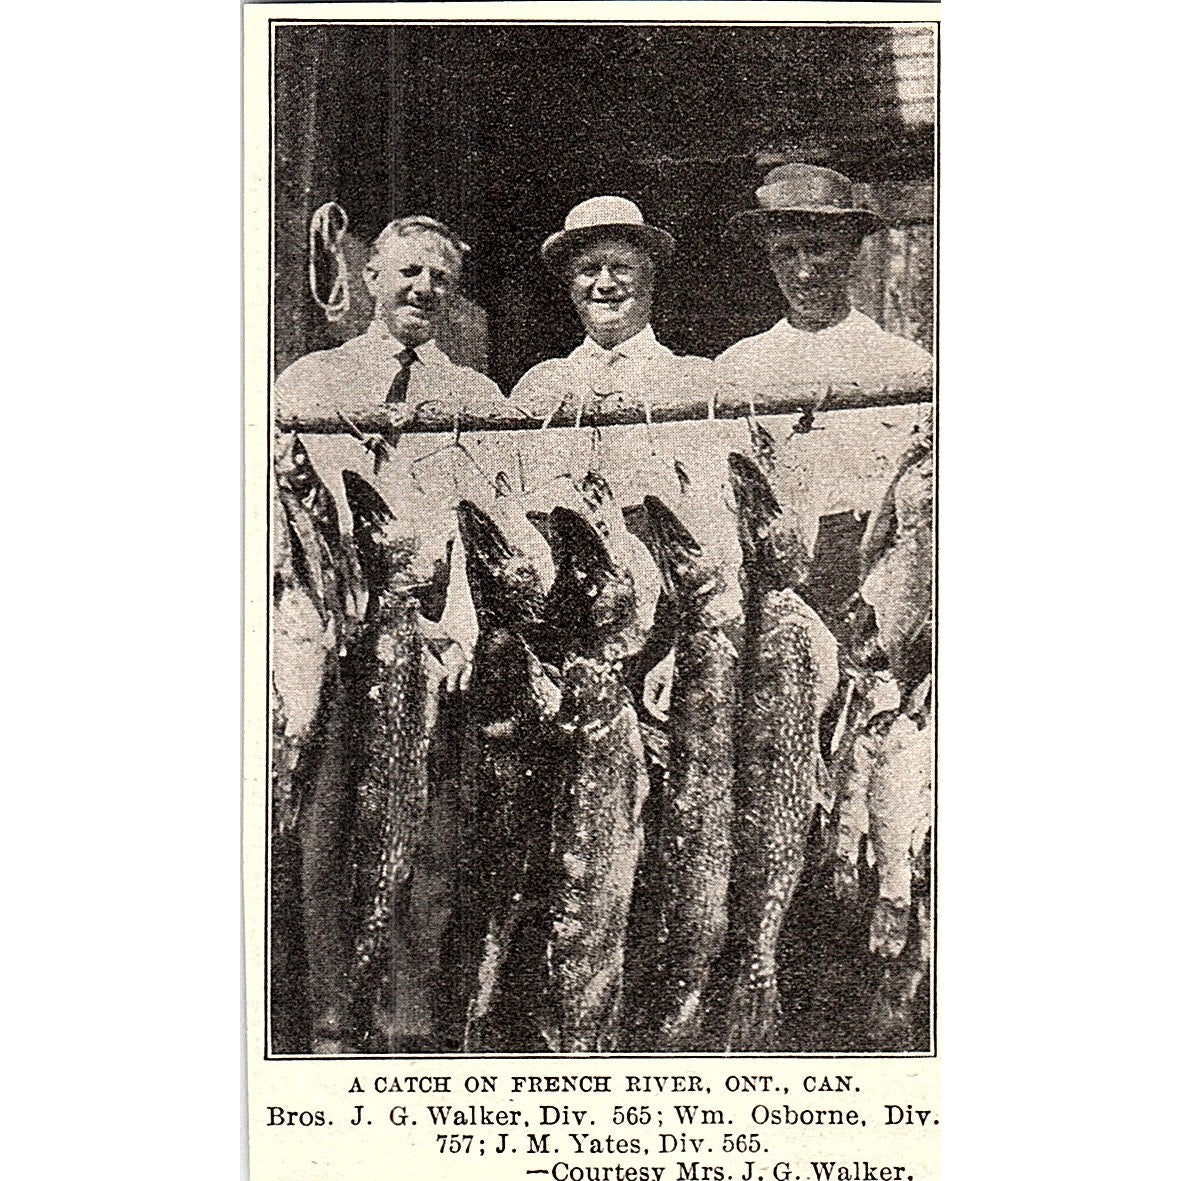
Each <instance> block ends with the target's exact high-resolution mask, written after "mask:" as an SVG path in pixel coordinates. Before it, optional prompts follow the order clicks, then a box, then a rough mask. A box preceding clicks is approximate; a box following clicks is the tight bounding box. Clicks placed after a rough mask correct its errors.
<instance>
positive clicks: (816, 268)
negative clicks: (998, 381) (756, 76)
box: [717, 164, 931, 382]
mask: <svg viewBox="0 0 1181 1181" xmlns="http://www.w3.org/2000/svg"><path fill="white" fill-rule="evenodd" d="M755 199H756V201H757V208H755V209H746V210H743V211H742V212H741V213H739V214H736V215H735V216H734V217H733V218H731V220H730V225H731V227H732V228H736V229H746V230H749V231H750V233H751V234H752V235H753V236H754V237H755V239H756V240H757V241H758V242H759V243H760V244H761V245H762V247H763V249H764V251H765V252H766V255H767V260H768V262H769V263H770V265H771V270H772V271H773V272H774V275H775V280H776V282H777V283H778V284H779V290H780V291H781V292H782V293H783V298H784V301H785V303H786V305H787V306H786V311H785V314H784V316H783V318H782V319H781V320H780V321H779V322H778V323H777V324H775V325H774V326H773V327H772V328H770V329H768V330H767V331H766V332H761V333H759V334H758V335H757V336H750V337H747V338H746V339H745V340H740V341H738V342H737V343H736V344H733V345H731V346H730V347H729V348H728V349H726V351H725V352H724V353H722V355H721V356H720V357H718V362H717V363H718V368H719V378H720V379H722V380H727V381H735V380H737V381H742V380H747V381H755V382H771V381H774V380H779V381H801V382H806V381H833V382H846V381H884V380H887V379H888V378H891V377H901V376H905V375H911V374H921V373H924V372H926V371H927V370H929V369H930V366H931V356H930V354H929V353H928V352H927V351H926V350H925V349H923V348H922V347H920V346H919V345H917V344H915V343H914V342H913V341H910V340H906V339H904V338H903V337H901V336H894V335H893V334H892V333H889V332H886V331H884V330H883V329H882V328H880V327H879V326H878V325H877V324H876V323H875V322H874V321H873V320H871V319H870V318H869V317H868V316H866V315H863V314H862V313H861V312H859V311H857V310H856V309H855V308H854V307H853V305H852V303H851V302H850V299H849V280H850V275H851V272H852V269H853V264H854V262H855V261H856V260H857V255H858V252H859V251H860V249H861V243H862V240H863V239H864V238H865V237H866V236H867V235H869V234H872V233H875V232H876V231H878V230H881V229H884V228H885V222H884V221H883V220H882V219H881V218H880V217H879V216H878V215H877V214H876V213H874V212H873V211H872V210H870V209H867V208H865V207H864V206H863V205H862V204H860V203H859V202H858V201H856V200H855V199H854V195H853V182H852V181H851V180H850V179H849V178H848V177H847V176H843V175H842V174H841V173H839V172H834V171H833V170H832V169H831V168H819V167H816V166H814V165H811V164H783V165H781V166H780V167H778V168H773V169H772V170H771V171H770V172H769V173H767V175H766V177H765V178H764V180H763V183H762V185H761V186H760V187H759V188H758V190H757V191H756V192H755Z"/></svg>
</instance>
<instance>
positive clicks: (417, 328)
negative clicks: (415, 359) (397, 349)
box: [393, 315, 435, 345]
mask: <svg viewBox="0 0 1181 1181" xmlns="http://www.w3.org/2000/svg"><path fill="white" fill-rule="evenodd" d="M393 328H394V333H395V335H396V336H397V337H398V339H399V340H401V341H404V342H405V343H406V344H408V345H419V344H424V343H425V342H426V341H428V340H430V338H431V337H432V336H434V334H435V326H434V323H433V322H432V321H431V320H429V319H427V317H426V316H419V315H410V316H407V315H398V316H395V317H394V324H393Z"/></svg>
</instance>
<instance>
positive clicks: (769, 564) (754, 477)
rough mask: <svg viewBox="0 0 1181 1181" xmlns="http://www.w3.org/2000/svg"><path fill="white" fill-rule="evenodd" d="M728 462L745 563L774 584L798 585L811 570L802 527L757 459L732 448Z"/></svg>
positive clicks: (781, 585) (784, 585)
mask: <svg viewBox="0 0 1181 1181" xmlns="http://www.w3.org/2000/svg"><path fill="white" fill-rule="evenodd" d="M729 463H730V486H731V488H732V489H733V492H734V499H735V502H736V503H737V506H738V538H739V541H740V542H741V544H742V561H743V565H744V566H745V567H746V568H747V570H748V571H751V572H755V573H757V574H758V575H759V577H760V578H763V579H765V580H766V581H767V582H768V583H770V585H772V586H775V587H780V588H782V587H788V586H799V585H800V584H801V583H803V581H804V580H805V578H806V576H807V571H808V551H807V547H806V546H805V545H804V542H803V540H802V538H801V537H800V534H799V530H798V529H797V528H796V527H795V525H794V522H793V521H792V520H791V519H790V518H789V517H788V516H787V515H785V514H784V512H783V509H782V507H781V505H780V503H779V500H778V498H777V497H776V495H775V492H774V490H773V489H772V488H771V483H770V481H769V480H768V479H767V476H766V474H765V473H764V472H763V471H762V470H761V468H760V467H759V465H758V464H757V463H756V462H754V461H753V460H751V459H749V458H748V457H747V456H745V455H742V454H741V453H740V452H737V451H732V452H730V456H729Z"/></svg>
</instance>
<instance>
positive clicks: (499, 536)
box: [455, 500, 512, 566]
mask: <svg viewBox="0 0 1181 1181" xmlns="http://www.w3.org/2000/svg"><path fill="white" fill-rule="evenodd" d="M455 512H456V515H457V517H458V518H459V536H460V538H461V539H462V541H463V548H464V549H465V550H467V552H468V553H469V554H471V555H472V557H474V558H476V559H477V560H478V561H480V562H481V563H482V564H483V565H485V566H503V565H504V563H505V562H507V561H508V559H509V557H510V556H511V553H512V551H511V549H510V548H509V544H508V542H507V541H506V540H505V536H504V533H503V532H502V531H501V529H500V526H499V525H497V524H496V522H495V521H494V520H493V519H492V518H491V517H490V516H489V515H488V514H487V513H486V512H484V510H483V509H482V508H480V506H479V505H477V504H473V503H472V501H470V500H461V501H460V502H459V504H458V505H457V506H456V510H455Z"/></svg>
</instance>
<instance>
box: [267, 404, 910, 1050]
mask: <svg viewBox="0 0 1181 1181" xmlns="http://www.w3.org/2000/svg"><path fill="white" fill-rule="evenodd" d="M751 426H752V430H751V448H750V453H749V454H745V453H741V452H739V451H734V452H732V453H731V454H730V455H729V466H728V473H727V479H726V480H725V482H724V485H723V486H721V487H715V488H709V487H695V486H692V485H691V484H690V481H689V479H688V477H686V476H685V475H684V472H683V470H679V469H678V477H679V479H678V486H679V494H674V493H666V494H665V495H664V496H661V497H658V496H653V495H649V496H646V497H645V498H644V499H643V503H642V513H641V516H642V521H641V523H640V527H638V528H637V527H636V525H635V521H634V520H633V519H632V517H629V519H627V520H626V521H625V516H624V513H623V511H622V507H621V505H620V504H619V503H618V501H617V500H616V498H615V496H614V494H613V491H612V489H611V488H610V486H609V485H608V483H607V481H606V480H605V479H604V478H603V477H602V476H601V475H600V474H598V473H597V472H594V471H592V472H588V473H586V474H585V475H584V476H583V477H582V478H581V479H578V480H572V481H571V496H570V498H569V504H568V505H562V504H559V505H558V506H556V507H554V508H553V509H552V511H550V512H549V513H548V514H545V515H543V516H539V515H537V514H532V513H527V512H526V511H525V507H524V503H523V500H522V498H521V497H520V496H517V495H514V494H513V492H512V490H511V489H510V487H509V485H508V481H507V480H505V479H504V477H502V476H498V477H497V480H496V487H497V493H498V494H497V495H496V496H495V497H494V498H490V499H489V500H488V502H487V503H481V504H477V503H475V502H474V500H461V501H459V503H458V504H457V506H456V508H455V515H456V519H457V543H456V544H454V545H453V546H452V547H451V550H450V560H451V561H452V562H454V561H456V560H457V559H458V560H460V561H461V562H462V563H463V571H462V573H463V574H464V576H465V580H464V581H465V585H466V587H467V588H469V590H470V596H471V605H472V607H473V608H474V613H475V618H476V621H477V623H478V630H477V633H476V636H477V638H476V640H475V652H474V661H473V668H472V673H471V680H470V685H469V687H468V689H467V692H466V694H465V707H464V716H465V726H466V733H465V736H464V752H463V795H464V805H465V813H464V814H465V827H466V829H467V833H466V839H465V846H466V847H467V849H468V850H469V856H468V858H467V863H468V866H469V870H468V872H467V873H466V874H465V877H464V881H463V883H462V899H461V906H462V908H463V909H464V912H465V924H466V925H465V929H466V930H467V931H469V932H472V933H473V935H472V938H471V939H470V940H469V942H470V944H471V946H470V947H469V948H468V949H467V955H466V961H465V965H464V968H463V971H462V977H463V980H464V988H465V993H466V996H467V1003H466V1014H465V1021H464V1029H463V1034H462V1044H463V1047H464V1048H465V1049H468V1050H472V1051H481V1050H482V1051H492V1050H497V1049H502V1050H503V1049H515V1048H519V1045H518V1044H516V1041H515V1039H517V1037H518V1032H519V1029H518V1027H519V1024H520V1022H521V1021H522V1020H528V1021H530V1022H532V1023H533V1024H534V1026H535V1029H536V1034H537V1037H538V1038H539V1039H540V1040H541V1042H542V1043H543V1044H544V1045H545V1046H547V1047H548V1048H549V1049H551V1050H553V1051H555V1052H603V1051H611V1050H615V1049H640V1050H653V1051H661V1050H669V1049H694V1048H713V1047H718V1046H721V1047H723V1048H726V1049H730V1050H735V1051H743V1050H762V1049H774V1048H775V1047H776V1044H777V1039H778V1038H779V1035H780V1032H781V1025H780V1023H781V1020H782V1012H781V1004H780V996H779V983H778V955H779V943H780V939H781V935H782V930H783V925H784V920H785V917H786V915H787V911H788V908H789V907H790V905H791V903H792V900H793V897H794V895H795V893H796V891H797V889H798V886H799V883H800V880H801V876H802V874H803V872H804V869H805V864H806V858H807V855H808V841H809V834H810V832H811V831H812V826H813V822H814V817H815V812H816V807H817V804H818V803H821V804H824V803H826V802H827V801H829V800H830V799H831V789H830V787H829V784H828V782H827V779H828V771H827V768H826V764H825V760H824V758H823V757H822V752H821V747H820V719H821V715H822V714H823V713H824V711H825V709H826V708H827V707H828V706H829V704H830V703H831V702H832V701H833V699H834V696H835V695H836V692H837V686H838V680H839V670H838V653H837V644H836V641H835V639H834V638H833V636H832V635H831V633H830V632H829V631H828V629H827V628H826V627H825V625H824V624H823V622H822V621H821V620H820V618H819V617H818V616H817V615H816V613H815V612H814V611H813V610H812V609H811V608H810V607H809V606H808V605H807V603H805V602H804V600H803V598H801V597H800V595H799V593H798V592H797V588H798V586H799V585H800V583H801V581H802V579H803V577H804V575H805V572H806V569H807V561H808V553H807V547H806V545H805V543H804V542H803V540H802V539H801V533H800V530H799V528H798V525H797V523H796V522H795V521H794V520H793V518H792V514H791V512H790V510H789V508H788V507H787V498H786V497H784V496H781V495H777V488H780V487H781V482H782V481H783V480H784V479H786V478H788V477H787V475H786V474H785V473H784V472H782V471H780V470H779V468H778V465H777V457H776V453H775V445H774V443H773V441H772V440H771V438H770V436H769V435H768V434H767V433H766V432H765V431H763V430H762V429H761V428H760V427H758V425H757V424H755V423H753V421H752V424H751ZM276 476H277V479H276V484H277V504H276V514H277V517H278V521H277V525H278V526H280V527H279V528H277V529H276V533H277V534H279V535H280V536H281V537H283V538H284V539H285V543H284V544H285V548H284V547H283V546H281V547H280V550H279V553H278V554H277V560H276V569H277V571H278V574H277V576H276V591H275V596H276V597H275V606H274V632H275V650H274V659H273V686H272V687H273V695H272V699H273V710H272V718H273V724H274V732H275V739H274V752H275V753H274V756H273V759H272V798H273V800H274V809H275V818H274V824H275V826H276V830H277V831H283V832H288V831H290V829H291V828H292V827H293V826H294V825H295V824H297V823H298V817H299V804H300V799H299V788H298V779H299V777H298V775H297V774H296V773H295V770H294V769H295V768H296V766H297V764H298V760H299V751H300V748H301V745H306V744H307V743H309V742H312V741H314V731H315V727H316V718H317V717H318V716H319V715H320V714H321V713H322V712H323V701H324V700H325V697H326V696H327V695H328V694H330V693H341V692H343V693H345V694H346V695H349V696H350V697H351V700H352V707H351V713H350V717H351V718H352V719H353V727H352V730H351V731H350V733H349V735H348V741H349V742H350V743H351V746H352V757H351V759H350V765H351V767H352V773H351V774H352V784H351V786H352V791H353V795H354V797H355V803H354V808H355V815H354V818H353V822H352V827H351V842H352V844H351V849H350V855H349V864H350V871H351V880H350V886H349V895H350V896H349V907H350V914H349V922H350V925H351V931H352V961H351V963H350V965H349V967H348V970H347V972H346V973H345V981H346V984H345V990H346V1011H347V1015H348V1016H347V1021H348V1026H349V1029H348V1037H349V1039H350V1040H351V1042H352V1044H353V1045H355V1046H356V1047H359V1048H364V1049H370V1050H377V1051H379V1052H380V1050H381V1049H382V1048H383V1047H384V1048H390V1047H392V1045H393V1034H392V1033H391V1030H392V1029H393V1027H394V1024H395V1022H394V1021H393V1019H392V1017H391V1011H392V1010H393V1009H396V1008H399V1007H401V1008H405V1007H406V1006H407V1005H409V1006H411V1007H413V1006H418V1007H420V1008H424V1009H425V1008H429V1004H430V1000H429V998H423V997H414V996H408V995H407V990H410V991H412V990H413V987H414V985H413V982H412V981H404V980H401V979H399V978H398V977H397V974H396V973H395V972H394V971H393V969H392V968H391V964H392V963H393V962H394V960H395V959H396V957H393V956H392V951H391V948H392V945H393V943H394V942H395V941H396V940H397V938H398V933H397V916H396V911H397V897H396V895H397V891H398V889H399V888H404V887H405V884H406V882H407V880H408V879H409V878H410V876H411V875H412V872H413V865H414V857H415V850H416V847H417V842H418V840H419V833H420V831H421V827H422V824H423V822H424V817H425V814H426V810H427V801H428V793H429V785H428V773H427V752H428V745H429V741H430V726H431V720H432V718H433V713H432V705H431V700H430V698H431V690H430V687H429V685H428V681H427V678H426V676H425V673H424V661H425V659H426V657H427V654H428V650H429V640H426V639H424V634H423V629H422V627H421V621H420V600H421V597H422V590H423V587H422V584H421V582H416V581H415V580H416V578H420V577H421V571H419V572H418V573H417V574H416V573H415V571H416V569H417V567H416V565H415V563H414V561H413V558H414V553H415V547H416V541H415V538H414V535H413V528H412V527H410V526H409V525H406V526H403V525H401V524H400V523H399V521H398V516H397V511H396V506H391V505H390V504H387V503H386V502H385V501H384V500H383V499H382V497H381V496H380V494H379V493H378V492H377V491H376V490H375V489H374V488H373V487H372V486H371V485H370V484H369V483H368V482H367V481H366V480H365V479H364V478H362V477H361V476H359V475H357V474H356V473H354V472H346V473H345V475H344V486H345V494H346V498H347V501H348V506H349V509H350V511H351V514H352V518H353V537H354V545H355V554H354V553H353V552H352V550H351V549H350V546H349V544H348V541H347V539H343V538H342V537H341V533H340V530H339V527H338V524H337V522H336V519H335V511H334V509H333V507H332V502H331V497H330V496H329V495H328V493H327V490H326V489H325V488H324V486H323V485H322V484H321V483H320V482H319V481H318V479H317V478H316V476H315V473H314V472H312V471H311V468H310V465H308V463H307V460H306V454H303V455H301V447H300V444H299V442H298V440H296V441H295V443H294V446H293V447H291V448H289V449H288V450H287V451H286V452H285V453H284V458H283V459H282V461H281V462H277V463H276ZM283 525H285V526H286V528H285V529H284V528H282V527H281V526H283ZM629 526H632V528H630V529H629ZM637 533H640V534H642V535H643V538H644V540H643V541H641V540H640V537H639V536H637ZM309 555H312V556H311V557H309ZM658 600H659V601H660V603H661V605H662V606H663V607H664V608H666V609H667V610H668V611H670V612H671V614H672V617H673V619H674V626H673V631H674V632H675V640H674V649H673V650H674V654H675V655H674V661H675V663H674V673H673V681H672V692H671V699H670V703H669V721H668V750H667V763H668V768H667V791H666V792H665V793H664V794H663V795H662V796H661V797H660V798H659V800H658V801H657V802H658V804H659V807H658V808H656V809H653V807H652V806H651V805H650V806H649V808H648V809H647V814H648V817H649V820H650V822H651V831H649V832H648V833H647V834H646V833H645V831H644V817H645V803H646V801H647V797H648V794H649V787H650V785H649V777H648V771H647V767H646V763H645V752H644V744H643V740H642V737H641V728H640V725H639V720H638V716H637V710H636V706H635V702H634V701H633V698H632V694H631V691H630V690H629V688H628V670H629V667H631V666H632V665H633V662H636V661H637V660H643V659H644V657H645V654H646V653H645V646H646V645H648V644H649V643H650V642H651V641H652V638H653V637H652V632H653V621H654V618H655V617H656V614H657V607H658ZM648 663H651V661H648ZM855 731H856V726H855V725H854V724H852V723H850V724H849V725H848V726H847V728H846V733H847V734H849V735H851V734H853V733H854V732H855ZM899 737H900V738H901V735H900V736H899ZM851 741H852V739H850V742H851ZM919 761H921V760H919ZM855 779H856V776H846V777H845V779H844V780H843V781H842V784H841V786H842V788H843V790H844V794H845V796H847V797H850V799H852V804H851V805H850V806H851V807H852V808H853V809H857V808H861V809H862V810H864V809H865V808H866V807H870V810H871V811H873V810H874V809H873V808H872V806H871V805H869V804H868V803H867V801H871V800H873V799H874V798H875V797H874V793H873V792H871V791H869V790H868V789H866V790H865V791H861V790H860V789H859V788H855V789H853V790H852V792H851V793H850V790H849V784H850V783H852V782H853V781H854V780H855ZM887 794H888V793H887ZM877 795H878V797H881V796H882V795H883V792H882V791H881V790H879V791H878V793H877ZM875 814H880V815H881V816H886V815H894V812H893V811H892V810H891V809H890V808H884V809H882V808H879V809H877V810H876V813H875ZM901 827H902V828H905V825H902V826H901ZM916 827H917V826H916V824H912V825H911V830H910V831H908V832H907V833H906V837H905V839H904V838H903V837H902V836H901V835H900V832H901V828H900V826H899V824H898V823H896V822H893V821H886V822H882V821H881V820H880V818H879V822H877V823H876V824H873V825H871V824H869V823H866V824H865V825H863V826H862V827H861V828H857V826H856V825H855V824H854V825H849V824H846V825H845V831H846V836H850V834H852V833H853V832H854V830H856V833H857V834H858V835H860V834H861V833H862V832H864V831H865V830H869V832H870V839H871V841H872V842H874V843H875V845H876V846H877V847H880V848H881V850H882V853H881V854H880V855H879V860H880V861H881V862H882V864H883V865H884V866H887V867H889V872H888V873H887V875H886V876H887V877H888V878H889V880H890V881H891V882H896V881H900V880H901V876H904V875H902V871H901V870H897V871H895V866H896V865H898V864H901V859H902V857H903V854H902V853H901V848H902V846H903V845H907V846H908V847H907V850H906V854H905V856H907V857H909V855H910V848H909V844H913V831H914V830H915V828H916ZM832 828H833V831H834V832H840V831H842V830H841V824H840V822H839V821H838V822H837V823H835V824H834V825H833V826H832ZM641 863H642V864H643V866H644V873H643V875H642V876H643V879H644V887H643V890H642V891H641V890H637V889H636V882H637V869H638V867H640V866H641ZM907 872H909V871H907ZM908 880H909V879H908ZM875 921H876V920H875ZM879 925H880V924H879ZM637 932H640V933H642V941H643V942H644V943H645V944H646V946H643V947H639V948H637V946H636V944H637ZM895 937H896V933H895ZM890 938H891V936H890V935H884V936H880V937H879V941H881V940H882V939H885V940H886V941H888V940H889V939H890ZM530 957H532V959H534V960H536V961H537V962H536V963H533V964H531V965H525V969H528V968H530V967H531V968H532V969H534V970H533V971H530V970H523V968H522V959H523V958H525V959H527V958H530ZM530 981H538V982H540V983H538V984H536V985H535V986H531V985H530V983H529V982H530Z"/></svg>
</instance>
